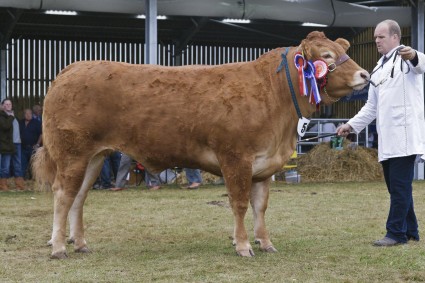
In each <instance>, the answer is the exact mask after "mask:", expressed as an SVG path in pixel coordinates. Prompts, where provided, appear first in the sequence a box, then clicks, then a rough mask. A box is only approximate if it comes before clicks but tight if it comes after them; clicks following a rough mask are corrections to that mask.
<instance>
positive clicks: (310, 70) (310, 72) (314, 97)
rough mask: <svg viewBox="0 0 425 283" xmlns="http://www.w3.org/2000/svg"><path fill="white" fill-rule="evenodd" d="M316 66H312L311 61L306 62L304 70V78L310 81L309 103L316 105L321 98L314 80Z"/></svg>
mask: <svg viewBox="0 0 425 283" xmlns="http://www.w3.org/2000/svg"><path fill="white" fill-rule="evenodd" d="M315 74H316V68H315V67H314V65H313V63H312V62H307V67H306V68H305V70H304V76H305V78H306V79H307V80H308V81H309V82H310V93H309V95H310V103H311V104H314V103H315V104H316V105H318V104H319V103H320V101H322V98H321V97H320V92H319V89H318V87H317V82H316V76H315Z"/></svg>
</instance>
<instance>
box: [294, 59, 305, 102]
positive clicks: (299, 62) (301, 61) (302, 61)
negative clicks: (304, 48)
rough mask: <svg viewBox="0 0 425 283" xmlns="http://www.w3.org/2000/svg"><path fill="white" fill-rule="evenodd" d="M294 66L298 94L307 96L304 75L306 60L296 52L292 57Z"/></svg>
mask: <svg viewBox="0 0 425 283" xmlns="http://www.w3.org/2000/svg"><path fill="white" fill-rule="evenodd" d="M294 64H295V67H296V68H297V70H298V86H299V89H300V94H301V95H303V96H307V83H306V81H305V75H304V68H305V67H306V66H307V60H305V58H304V56H303V55H302V54H301V53H300V52H297V53H296V54H295V57H294Z"/></svg>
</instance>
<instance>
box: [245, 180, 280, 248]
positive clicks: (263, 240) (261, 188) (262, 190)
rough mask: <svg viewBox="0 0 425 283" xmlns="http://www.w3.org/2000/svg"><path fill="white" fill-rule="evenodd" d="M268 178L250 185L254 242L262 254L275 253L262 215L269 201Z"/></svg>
mask: <svg viewBox="0 0 425 283" xmlns="http://www.w3.org/2000/svg"><path fill="white" fill-rule="evenodd" d="M269 185H270V178H269V179H267V180H266V181H263V182H257V183H253V184H252V189H251V206H252V212H253V215H254V236H255V242H256V243H258V244H260V250H261V251H263V252H277V250H276V249H275V248H274V247H273V244H272V242H271V241H270V238H269V233H268V232H267V229H266V221H265V219H264V215H265V213H266V209H267V203H268V200H269Z"/></svg>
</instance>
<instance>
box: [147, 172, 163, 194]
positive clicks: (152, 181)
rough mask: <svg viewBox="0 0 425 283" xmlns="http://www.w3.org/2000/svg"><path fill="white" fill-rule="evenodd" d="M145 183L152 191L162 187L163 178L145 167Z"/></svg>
mask: <svg viewBox="0 0 425 283" xmlns="http://www.w3.org/2000/svg"><path fill="white" fill-rule="evenodd" d="M145 183H146V186H148V188H149V190H150V191H156V190H159V189H160V188H161V179H160V178H159V174H152V173H151V172H149V171H148V170H147V169H146V167H145Z"/></svg>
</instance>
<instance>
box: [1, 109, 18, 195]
mask: <svg viewBox="0 0 425 283" xmlns="http://www.w3.org/2000/svg"><path fill="white" fill-rule="evenodd" d="M1 105H2V106H1V110H0V154H1V156H2V158H1V159H0V164H1V166H0V191H8V190H9V188H8V187H7V178H8V176H9V171H8V170H9V168H6V164H5V165H4V166H3V161H4V158H5V156H6V159H8V160H9V163H10V157H7V156H11V155H12V154H14V153H15V145H14V144H13V120H14V116H12V115H8V114H7V113H6V112H5V111H3V109H4V108H3V103H2V104H1ZM3 167H4V168H3Z"/></svg>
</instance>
